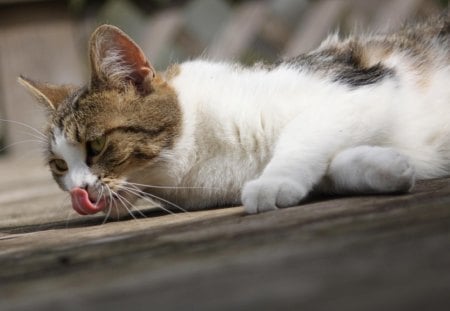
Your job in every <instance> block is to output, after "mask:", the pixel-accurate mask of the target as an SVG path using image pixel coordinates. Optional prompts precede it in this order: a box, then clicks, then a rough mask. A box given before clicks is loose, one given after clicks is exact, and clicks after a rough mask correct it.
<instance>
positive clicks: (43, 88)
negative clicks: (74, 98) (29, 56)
mask: <svg viewBox="0 0 450 311" xmlns="http://www.w3.org/2000/svg"><path fill="white" fill-rule="evenodd" d="M17 81H18V82H19V83H20V84H22V85H23V86H24V87H25V88H26V89H27V90H28V91H29V92H30V93H31V95H33V96H34V97H35V98H36V99H37V101H38V102H39V103H40V104H42V105H44V107H45V108H47V109H49V110H50V111H52V110H56V108H57V107H58V105H59V104H61V103H62V102H63V101H64V99H65V98H67V97H68V96H69V95H70V93H72V92H73V91H74V87H73V86H69V85H53V84H49V83H42V82H37V81H34V80H31V79H28V78H25V77H24V76H20V77H19V78H18V79H17Z"/></svg>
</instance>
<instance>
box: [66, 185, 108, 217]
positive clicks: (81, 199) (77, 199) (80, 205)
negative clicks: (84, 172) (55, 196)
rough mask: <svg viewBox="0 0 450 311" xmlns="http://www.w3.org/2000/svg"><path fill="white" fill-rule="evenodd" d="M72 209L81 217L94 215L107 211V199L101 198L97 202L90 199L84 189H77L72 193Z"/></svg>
mask: <svg viewBox="0 0 450 311" xmlns="http://www.w3.org/2000/svg"><path fill="white" fill-rule="evenodd" d="M70 196H71V198H72V207H73V209H74V210H75V211H76V212H77V213H78V214H80V215H92V214H95V213H98V212H100V211H102V210H103V209H105V207H106V198H104V197H101V198H99V199H98V200H97V202H92V201H91V200H90V199H89V193H88V192H87V191H86V190H85V189H82V188H75V189H72V190H71V191H70Z"/></svg>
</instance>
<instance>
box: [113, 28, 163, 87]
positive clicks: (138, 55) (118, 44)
mask: <svg viewBox="0 0 450 311" xmlns="http://www.w3.org/2000/svg"><path fill="white" fill-rule="evenodd" d="M112 31H113V36H112V37H113V38H112V46H113V48H114V49H116V50H119V51H120V53H121V54H122V57H123V58H122V59H123V61H124V62H125V63H126V64H127V65H128V66H130V67H131V68H132V69H133V72H132V73H130V75H129V77H130V78H131V79H132V80H133V81H134V82H135V83H136V84H141V83H143V82H144V80H145V79H147V77H149V78H150V79H151V78H153V77H154V75H155V73H154V69H153V67H152V66H151V65H150V63H149V62H148V60H147V58H146V57H145V54H144V52H143V51H142V50H141V49H140V48H139V46H138V45H137V44H136V43H134V42H133V41H132V40H131V39H130V38H129V37H128V36H127V35H125V34H124V33H122V32H121V31H119V30H112ZM149 75H150V76H149Z"/></svg>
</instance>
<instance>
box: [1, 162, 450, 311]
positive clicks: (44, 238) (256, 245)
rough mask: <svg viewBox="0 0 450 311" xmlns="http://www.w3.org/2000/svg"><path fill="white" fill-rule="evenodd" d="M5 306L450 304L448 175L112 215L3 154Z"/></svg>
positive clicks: (325, 307)
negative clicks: (291, 197)
mask: <svg viewBox="0 0 450 311" xmlns="http://www.w3.org/2000/svg"><path fill="white" fill-rule="evenodd" d="M0 172H1V177H0V310H127V309H128V310H130V309H132V310H236V309H237V310H421V311H422V310H450V179H442V180H433V181H429V182H423V183H419V184H418V185H417V187H416V189H415V190H414V192H413V193H412V194H408V195H400V196H367V197H351V198H324V199H320V200H316V201H314V202H310V203H308V204H304V205H302V206H298V207H294V208H290V209H285V210H280V211H276V212H271V213H266V214H261V215H252V216H246V215H244V214H243V210H242V208H240V207H234V208H225V209H216V210H210V211H201V212H193V213H189V214H186V213H182V214H175V215H165V214H164V213H160V212H157V211H147V212H146V216H147V217H146V218H140V219H137V220H136V219H129V220H124V221H119V222H107V223H104V224H103V218H102V217H101V216H94V217H81V216H77V215H76V214H75V212H72V211H71V209H70V207H69V200H68V198H67V195H65V194H64V193H62V192H61V191H60V190H58V189H57V187H56V186H55V185H54V184H53V182H52V180H51V179H50V177H49V173H48V172H47V171H46V170H45V168H43V167H42V165H40V163H39V162H37V163H34V162H26V161H25V162H24V160H23V159H18V158H17V157H16V159H14V160H12V159H0Z"/></svg>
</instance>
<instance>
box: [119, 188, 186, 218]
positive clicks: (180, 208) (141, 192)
mask: <svg viewBox="0 0 450 311" xmlns="http://www.w3.org/2000/svg"><path fill="white" fill-rule="evenodd" d="M131 186H132V187H133V190H132V189H130V188H128V189H127V190H128V191H130V192H131V193H133V194H136V195H137V194H140V195H143V196H150V197H152V198H155V199H156V200H158V201H162V202H164V203H167V204H169V205H171V206H173V207H175V208H178V209H179V210H180V211H182V212H184V213H187V214H190V213H189V212H188V211H187V210H185V209H184V208H182V207H181V206H179V205H177V204H175V203H173V202H170V201H168V200H165V199H163V198H161V197H159V196H157V195H154V194H151V193H147V192H144V191H142V190H141V189H139V188H137V187H135V186H133V185H131Z"/></svg>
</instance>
